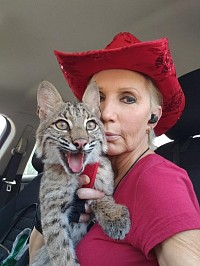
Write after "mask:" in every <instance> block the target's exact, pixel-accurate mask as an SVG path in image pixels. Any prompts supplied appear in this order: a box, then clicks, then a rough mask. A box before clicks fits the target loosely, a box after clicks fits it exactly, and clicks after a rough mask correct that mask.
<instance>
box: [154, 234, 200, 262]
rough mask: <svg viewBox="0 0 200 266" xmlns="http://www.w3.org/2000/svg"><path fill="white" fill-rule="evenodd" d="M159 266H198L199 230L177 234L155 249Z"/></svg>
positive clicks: (199, 249) (199, 253)
mask: <svg viewBox="0 0 200 266" xmlns="http://www.w3.org/2000/svg"><path fill="white" fill-rule="evenodd" d="M155 253H156V256H157V259H158V262H159V265H160V266H184V265H185V266H199V265H200V230H189V231H185V232H181V233H178V234H176V235H174V236H172V237H170V238H169V239H167V240H165V241H163V242H162V243H161V244H159V245H158V246H157V247H156V248H155Z"/></svg>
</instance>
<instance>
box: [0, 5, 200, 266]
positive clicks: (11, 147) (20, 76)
mask: <svg viewBox="0 0 200 266" xmlns="http://www.w3.org/2000/svg"><path fill="white" fill-rule="evenodd" d="M199 10H200V1H199V0H191V1H189V2H188V1H187V0H176V1H174V0H169V1H165V0H152V1H147V0H140V1H135V0H126V1H119V0H108V1H105V0H102V1H93V0H84V1H79V0H75V1H72V0H69V1H65V0H43V1H39V0H36V1H29V0H28V1H27V0H17V1H1V3H0V33H1V42H0V55H1V61H0V67H1V71H0V265H1V261H2V260H3V259H4V258H5V257H6V256H8V254H10V252H11V251H12V250H13V247H14V245H13V243H14V242H15V240H16V237H17V236H18V235H19V233H20V232H23V230H24V229H25V228H29V229H30V232H31V230H32V229H33V227H34V222H35V218H36V212H37V208H38V193H39V185H40V179H41V176H42V170H43V164H42V162H41V160H39V159H38V158H37V157H36V156H35V154H34V149H35V132H36V129H37V127H38V123H39V119H38V116H37V114H36V110H37V101H36V93H37V88H38V85H39V83H40V82H41V81H42V80H48V81H50V82H52V83H53V84H54V85H55V86H56V87H57V88H58V90H59V92H60V94H61V95H62V97H63V99H64V100H66V101H75V98H74V96H73V95H72V93H71V91H70V89H69V87H68V85H67V83H66V81H65V80H64V78H63V75H62V72H61V70H60V68H59V65H58V63H57V61H56V58H55V56H54V50H61V51H68V52H73V51H87V50H90V49H91V50H92V49H98V48H101V47H104V46H105V44H106V43H108V42H109V41H110V40H111V38H112V36H114V35H115V34H116V33H118V32H122V31H124V32H126V31H128V32H131V33H132V34H134V35H135V36H137V37H138V38H139V39H141V40H143V41H146V40H155V39H159V38H162V37H167V38H168V39H169V44H170V49H171V53H172V56H173V58H174V63H175V66H176V71H177V76H178V77H179V82H180V84H181V87H182V89H183V91H184V94H185V98H186V105H185V109H184V111H183V114H182V116H181V117H180V119H179V120H178V122H177V123H176V124H175V125H174V126H173V127H172V128H171V129H170V130H169V131H168V132H166V134H165V135H163V136H161V137H158V138H156V140H155V145H156V146H157V149H156V150H155V152H156V153H158V154H160V155H161V156H163V157H165V158H167V159H168V160H170V161H172V162H174V163H175V164H177V165H179V166H180V167H182V168H184V169H185V170H186V171H187V173H188V175H189V177H190V179H191V181H192V183H193V186H194V191H195V193H196V195H197V198H198V201H199V203H200V105H199V99H200V85H199V84H200V67H199V61H200V60H199V59H200V57H199V54H200V32H199V27H200V16H199ZM183 208H184V206H183ZM30 232H29V233H28V235H27V238H26V241H25V243H24V247H23V252H22V254H23V255H22V256H21V257H20V258H19V259H18V261H17V262H12V263H11V264H9V265H18V266H20V265H21V266H22V265H28V240H29V236H30Z"/></svg>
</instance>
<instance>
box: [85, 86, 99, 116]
mask: <svg viewBox="0 0 200 266" xmlns="http://www.w3.org/2000/svg"><path fill="white" fill-rule="evenodd" d="M82 102H83V103H85V104H86V105H87V106H88V107H89V108H90V109H91V111H92V112H93V113H95V114H96V115H97V116H98V117H100V110H99V107H100V95H99V88H98V86H97V83H96V82H95V81H93V82H90V83H89V84H88V86H87V88H86V90H85V92H84V94H83V98H82Z"/></svg>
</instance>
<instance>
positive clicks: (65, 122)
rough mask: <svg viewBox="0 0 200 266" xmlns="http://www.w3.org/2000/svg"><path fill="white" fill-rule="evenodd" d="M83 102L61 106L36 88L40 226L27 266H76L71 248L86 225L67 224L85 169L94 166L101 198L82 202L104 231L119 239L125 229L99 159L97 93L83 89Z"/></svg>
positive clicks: (43, 87)
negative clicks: (41, 241)
mask: <svg viewBox="0 0 200 266" xmlns="http://www.w3.org/2000/svg"><path fill="white" fill-rule="evenodd" d="M83 102H84V103H74V104H73V103H71V102H67V103H64V102H63V100H62V99H61V96H60V95H59V93H58V91H57V90H56V88H55V87H54V86H53V85H52V84H51V83H49V82H47V81H44V82H42V83H41V84H40V86H39V88H38V106H39V107H38V108H39V114H40V120H41V121H40V125H39V127H38V130H37V134H36V139H37V149H36V153H37V156H38V157H40V158H43V162H44V172H43V176H42V179H41V186H40V208H41V223H42V230H43V235H44V242H45V245H44V246H43V247H42V248H41V249H40V250H39V251H38V252H37V253H36V256H35V259H34V262H33V264H32V265H33V266H40V265H41V266H45V265H46V266H47V265H48V266H49V265H52V266H58V265H59V266H66V265H69V266H75V265H79V263H78V261H77V257H76V253H75V247H76V245H77V243H78V242H79V241H80V239H81V238H82V237H83V236H84V235H85V234H86V231H87V226H88V223H70V222H69V214H70V212H71V209H72V202H73V199H74V194H75V192H76V190H77V189H78V187H79V183H78V176H79V175H80V174H81V173H82V171H83V170H84V168H85V166H86V165H87V164H93V163H95V162H97V161H98V162H99V168H98V172H97V176H96V179H95V184H94V187H95V188H96V189H100V190H102V191H104V192H105V194H106V196H105V197H104V198H103V199H98V200H94V201H90V202H88V203H89V204H90V206H91V209H92V210H93V212H94V216H95V218H96V220H97V222H98V223H99V224H100V225H101V226H102V228H103V230H104V232H105V233H106V234H108V236H110V237H112V238H114V239H123V238H124V237H125V235H126V234H127V233H128V231H129V228H130V220H129V212H128V210H127V208H126V207H125V206H122V205H119V204H116V203H115V202H114V200H113V197H112V194H113V172H112V169H111V165H110V162H109V160H108V159H107V157H106V156H105V153H106V149H107V145H106V139H105V135H104V131H103V125H102V123H101V121H100V119H99V92H98V88H97V86H96V84H95V83H92V84H90V85H89V86H88V88H87V90H86V92H85V94H84V96H83Z"/></svg>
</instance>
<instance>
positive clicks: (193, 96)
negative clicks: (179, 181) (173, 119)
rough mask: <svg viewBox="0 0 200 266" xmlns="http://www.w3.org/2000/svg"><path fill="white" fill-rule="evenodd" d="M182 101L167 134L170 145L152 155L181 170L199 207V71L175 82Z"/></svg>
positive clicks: (165, 145) (161, 147) (163, 146)
mask: <svg viewBox="0 0 200 266" xmlns="http://www.w3.org/2000/svg"><path fill="white" fill-rule="evenodd" d="M179 82H180V85H181V87H182V89H183V91H184V94H185V98H186V105H185V109H184V111H183V113H182V116H181V117H180V119H179V120H178V122H177V123H176V124H175V126H174V127H172V128H171V129H170V130H169V131H168V132H167V133H166V135H167V137H169V138H170V139H171V140H173V141H172V142H169V143H167V144H164V145H162V146H160V147H159V148H157V150H156V153H158V154H160V155H161V156H163V157H165V158H166V159H168V160H170V161H172V162H174V163H175V164H177V165H179V166H180V167H182V168H184V169H185V170H186V171H187V173H188V175H189V177H190V179H191V181H192V183H193V186H194V191H195V193H196V195H197V198H198V201H199V203H200V69H197V70H194V71H192V72H190V73H188V74H185V75H183V76H181V77H180V78H179Z"/></svg>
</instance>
